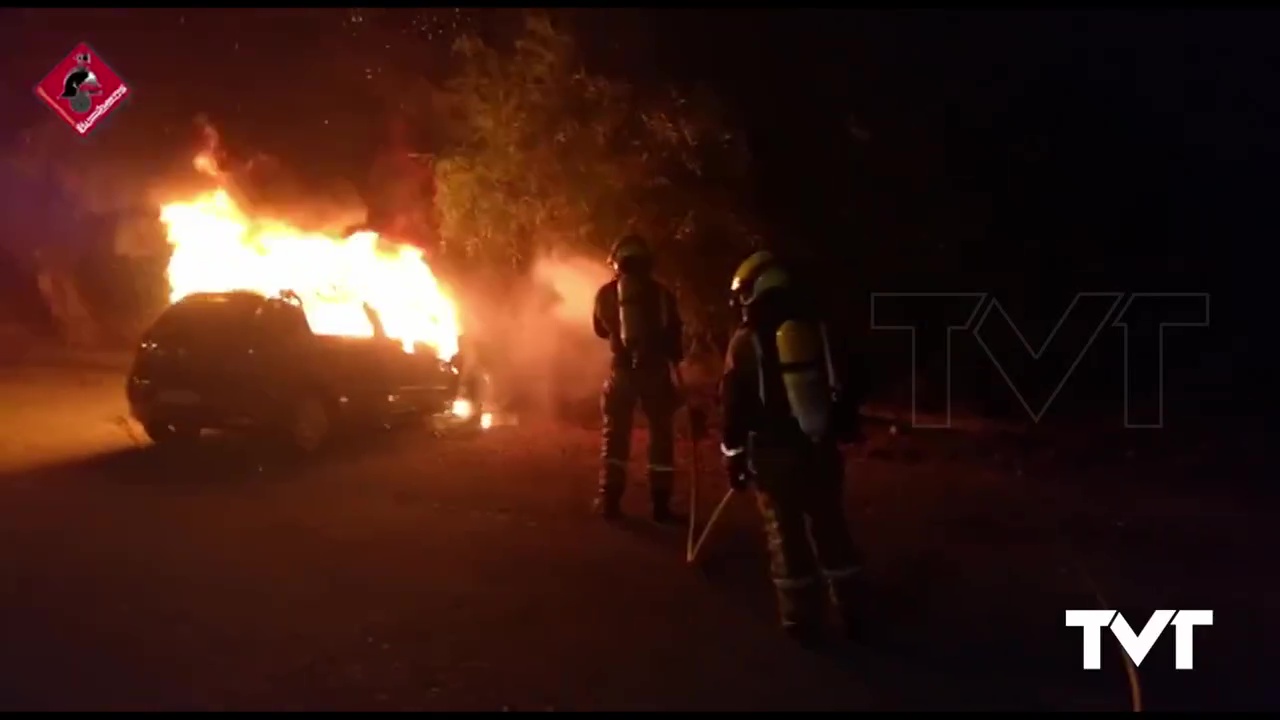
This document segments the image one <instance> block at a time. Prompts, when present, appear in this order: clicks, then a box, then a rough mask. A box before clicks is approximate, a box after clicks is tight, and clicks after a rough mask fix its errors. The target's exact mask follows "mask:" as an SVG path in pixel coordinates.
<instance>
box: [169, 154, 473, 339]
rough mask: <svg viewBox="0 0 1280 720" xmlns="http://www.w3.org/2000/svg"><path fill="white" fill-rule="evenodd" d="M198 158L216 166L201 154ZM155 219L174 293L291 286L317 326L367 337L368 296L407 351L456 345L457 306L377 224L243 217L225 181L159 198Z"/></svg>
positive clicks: (322, 331) (415, 254)
mask: <svg viewBox="0 0 1280 720" xmlns="http://www.w3.org/2000/svg"><path fill="white" fill-rule="evenodd" d="M195 165H196V167H197V169H199V170H202V171H205V172H206V173H207V174H210V175H216V174H217V170H216V165H214V164H212V161H211V159H210V158H209V157H208V156H207V155H204V154H202V155H200V156H198V157H197V158H196V160H195ZM160 220H161V222H162V223H163V224H164V226H165V229H166V234H167V237H168V241H169V244H170V245H171V246H172V248H173V254H172V256H171V257H170V259H169V265H168V270H167V274H168V279H169V287H170V294H169V300H170V301H171V302H177V301H178V300H181V299H182V298H184V297H186V296H187V295H190V294H192V293H197V292H228V291H233V290H251V291H255V292H259V293H262V294H264V295H276V294H279V293H281V292H283V291H286V290H288V291H292V292H294V293H296V294H297V296H298V297H299V299H301V301H302V306H303V310H304V311H305V312H306V315H307V320H308V322H309V323H310V324H311V329H312V331H314V332H315V333H316V334H318V335H345V336H350V337H372V336H373V335H374V327H373V325H372V323H371V322H370V321H369V317H368V315H366V313H365V312H364V305H365V304H367V305H369V306H370V307H372V308H373V309H374V310H375V311H376V312H377V314H378V316H379V318H380V320H381V321H382V325H383V329H384V330H385V332H386V334H387V336H388V337H391V338H394V339H396V340H398V341H400V342H401V344H402V345H403V346H404V349H405V352H413V351H414V347H415V345H417V344H425V345H427V346H429V347H431V348H434V350H435V352H436V354H437V355H439V357H441V358H442V359H445V360H449V359H452V358H453V356H454V355H455V354H457V352H458V335H459V323H458V312H457V307H456V305H455V304H454V302H453V300H452V299H450V298H449V296H448V295H446V294H445V292H444V290H443V289H442V288H441V287H440V284H439V282H438V281H437V280H436V277H435V274H434V273H432V272H431V267H430V266H429V265H428V264H427V262H426V260H425V259H424V257H423V253H422V250H421V249H419V248H416V247H413V246H411V245H405V244H401V243H394V242H389V241H387V240H385V239H383V238H380V237H379V236H378V234H377V233H374V232H357V233H354V234H353V235H351V236H350V237H346V238H341V237H334V236H330V235H325V234H322V233H315V232H307V231H304V230H301V229H299V228H296V227H293V226H291V225H289V224H287V223H284V222H280V221H277V220H273V219H269V218H255V217H250V216H249V215H248V214H246V213H245V212H244V211H243V210H242V209H241V208H240V207H239V206H238V205H237V204H236V202H235V200H233V199H232V197H231V195H230V194H229V193H227V191H226V190H224V189H218V190H214V191H212V192H207V193H204V194H202V195H200V196H198V197H196V198H194V199H191V200H188V201H184V202H174V203H169V204H167V205H164V206H163V208H162V209H161V212H160Z"/></svg>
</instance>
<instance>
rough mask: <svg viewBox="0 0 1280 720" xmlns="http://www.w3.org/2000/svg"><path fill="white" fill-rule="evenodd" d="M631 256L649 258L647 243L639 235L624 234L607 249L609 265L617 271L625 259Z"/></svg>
mask: <svg viewBox="0 0 1280 720" xmlns="http://www.w3.org/2000/svg"><path fill="white" fill-rule="evenodd" d="M632 258H636V259H645V260H648V259H650V254H649V243H646V242H645V241H644V238H642V237H640V236H639V235H624V236H622V238H621V239H619V240H618V241H617V242H615V243H614V244H613V249H612V250H610V251H609V267H611V268H613V269H614V270H615V271H617V270H618V269H619V267H621V266H622V264H623V263H624V262H625V261H627V260H629V259H632Z"/></svg>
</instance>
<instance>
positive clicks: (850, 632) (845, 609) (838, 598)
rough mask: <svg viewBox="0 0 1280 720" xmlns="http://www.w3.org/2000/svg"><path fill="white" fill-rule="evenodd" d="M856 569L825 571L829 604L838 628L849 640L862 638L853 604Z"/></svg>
mask: <svg viewBox="0 0 1280 720" xmlns="http://www.w3.org/2000/svg"><path fill="white" fill-rule="evenodd" d="M858 570H859V569H858V568H857V567H851V568H847V569H844V570H836V571H826V572H825V573H824V574H825V575H826V576H827V577H826V579H827V584H828V589H829V591H830V597H831V604H832V605H833V606H834V607H835V609H836V614H837V615H838V616H839V618H840V628H841V630H842V631H843V632H844V636H845V638H846V639H849V640H860V639H861V638H862V629H863V628H862V626H861V623H860V619H859V613H858V612H857V610H856V605H855V603H856V602H857V599H856V598H857V596H858V595H860V594H861V593H860V592H859V590H860V588H859V580H860V575H859V572H858Z"/></svg>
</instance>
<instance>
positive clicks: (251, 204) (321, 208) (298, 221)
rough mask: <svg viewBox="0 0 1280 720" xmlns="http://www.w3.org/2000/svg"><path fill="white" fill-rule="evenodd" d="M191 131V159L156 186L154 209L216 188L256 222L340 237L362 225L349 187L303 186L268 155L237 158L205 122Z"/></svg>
mask: <svg viewBox="0 0 1280 720" xmlns="http://www.w3.org/2000/svg"><path fill="white" fill-rule="evenodd" d="M195 126H196V131H197V138H196V145H195V147H194V148H193V151H194V154H193V155H192V156H190V157H189V158H188V159H187V161H186V163H185V164H184V166H183V167H182V168H181V169H180V170H178V171H176V172H173V173H170V174H169V175H168V176H166V177H164V178H162V179H160V180H159V181H158V182H156V183H154V186H153V188H152V192H151V195H152V199H153V204H154V205H155V206H156V207H159V206H161V205H163V204H165V203H168V202H172V201H174V200H182V199H188V198H190V197H192V196H193V195H196V194H199V193H200V192H205V191H210V190H213V189H215V188H219V187H220V188H223V189H225V190H226V191H227V192H229V193H230V194H231V195H232V196H233V197H234V199H235V201H236V203H237V204H238V205H239V206H240V207H241V208H242V209H244V210H245V211H246V212H247V213H249V214H250V215H252V216H254V217H262V218H270V219H272V220H276V221H280V222H284V223H288V224H290V225H293V226H295V227H300V228H306V229H307V230H309V231H313V232H323V233H328V234H333V235H342V234H345V231H346V230H347V229H349V228H351V227H353V226H355V225H361V224H364V223H365V221H366V219H367V217H368V210H367V208H366V207H365V203H364V201H363V200H362V199H361V197H360V194H359V192H358V191H357V190H356V188H355V186H354V185H352V184H351V183H349V182H346V181H338V180H330V181H327V182H324V183H318V182H316V181H315V180H313V179H307V180H304V179H303V177H302V176H300V175H299V174H298V173H296V172H295V171H293V170H292V169H291V168H288V167H286V166H285V165H284V163H282V162H280V160H279V159H278V158H276V157H274V156H271V155H268V154H266V153H261V152H259V153H253V154H245V155H240V156H237V155H236V154H233V153H232V152H231V149H230V148H228V147H227V146H226V144H225V143H224V142H223V139H222V136H221V134H220V133H219V132H218V129H217V128H216V127H215V126H214V125H213V123H211V122H210V121H209V119H208V118H206V117H204V116H197V117H196V119H195Z"/></svg>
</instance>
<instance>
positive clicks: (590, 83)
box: [436, 14, 750, 336]
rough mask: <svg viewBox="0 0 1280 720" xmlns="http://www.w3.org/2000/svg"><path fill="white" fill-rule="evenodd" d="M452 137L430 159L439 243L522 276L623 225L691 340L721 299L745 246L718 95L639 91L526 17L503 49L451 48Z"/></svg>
mask: <svg viewBox="0 0 1280 720" xmlns="http://www.w3.org/2000/svg"><path fill="white" fill-rule="evenodd" d="M454 51H455V53H456V54H457V56H458V57H459V60H460V70H459V71H458V73H457V75H456V76H455V77H454V78H453V79H452V81H451V82H449V83H448V84H447V86H446V90H447V92H448V103H447V105H446V110H447V111H448V112H449V114H450V116H451V119H452V120H453V122H454V124H455V127H456V133H457V134H456V137H457V138H458V141H457V143H456V144H455V145H454V146H453V147H452V148H449V149H448V150H447V151H445V152H444V153H442V157H441V158H440V159H439V160H438V162H437V163H436V204H437V212H438V214H439V222H440V228H439V232H440V236H441V240H442V246H443V251H444V252H445V254H447V255H451V256H455V257H456V256H462V257H464V258H465V259H466V261H467V262H469V263H472V264H481V265H485V266H489V267H500V268H504V269H505V271H506V272H511V273H518V272H521V271H522V270H524V269H527V267H528V266H529V263H530V262H531V261H532V260H533V259H535V258H536V257H537V256H538V255H539V254H541V253H545V252H549V251H553V250H557V249H567V250H570V251H574V252H580V253H591V254H595V255H599V256H603V255H604V253H605V252H607V248H608V247H609V245H610V244H611V243H612V242H613V241H614V240H615V239H616V238H617V237H619V236H620V235H621V234H623V233H625V232H639V233H641V234H642V235H644V236H645V237H647V238H648V239H649V241H650V242H651V243H653V245H654V247H655V250H656V251H657V252H658V253H659V254H660V256H661V258H662V262H661V263H660V266H661V267H660V272H662V273H663V274H664V275H665V277H666V279H667V280H668V281H669V282H671V283H672V285H673V286H674V287H675V289H676V291H677V294H678V296H679V297H680V299H681V303H682V307H683V309H684V311H685V314H686V316H687V317H688V318H689V325H690V327H691V330H692V331H693V334H694V335H695V336H696V335H700V334H705V332H706V331H707V329H708V327H709V324H710V321H711V320H712V316H713V314H714V308H719V307H722V306H723V305H724V303H723V300H722V294H723V290H724V289H723V287H721V286H720V285H721V284H720V283H717V284H708V282H707V277H705V274H706V273H707V272H709V271H716V272H717V274H718V275H719V277H720V279H721V280H723V278H724V277H726V276H727V268H728V267H729V266H730V265H731V263H732V261H733V260H734V259H737V258H739V257H740V256H741V255H742V253H743V252H744V251H745V249H746V248H747V247H748V246H749V244H750V234H749V227H750V225H749V223H748V222H747V221H746V220H744V219H743V218H742V217H741V216H740V215H739V214H738V213H737V212H736V208H738V207H740V204H741V201H742V199H743V196H744V194H745V193H744V192H743V188H744V185H745V179H746V171H747V166H748V157H747V153H746V149H745V144H744V142H743V140H742V138H740V137H739V136H738V135H736V134H734V133H733V132H730V131H729V130H728V128H727V124H726V122H725V118H724V115H723V113H722V112H721V110H720V108H719V107H718V106H717V105H716V103H715V102H714V98H712V97H711V96H710V95H708V94H706V93H696V92H695V93H684V92H678V91H676V90H673V89H670V88H668V89H664V90H663V91H662V92H660V93H645V92H643V91H641V90H640V89H638V88H635V87H632V86H629V85H627V84H625V83H622V82H619V81H617V80H614V79H611V78H607V77H603V76H599V75H595V74H592V73H590V72H588V71H587V70H586V68H585V67H584V65H583V60H582V58H581V57H580V54H579V52H578V48H577V47H576V45H575V43H574V41H573V39H572V38H571V37H570V36H569V35H567V34H566V33H564V32H561V31H560V30H558V29H557V28H556V27H555V26H554V25H553V24H552V22H551V21H550V20H549V19H548V18H547V17H546V16H545V15H541V14H530V15H529V16H528V18H527V21H526V24H525V28H524V32H523V34H522V35H521V36H520V37H519V38H518V39H517V40H516V42H515V43H514V47H513V48H511V49H510V50H505V51H504V50H500V49H498V48H496V47H493V46H492V45H490V44H486V43H485V42H483V41H481V40H480V39H478V38H476V37H474V36H464V37H462V38H460V39H459V40H458V41H457V42H456V43H455V45H454Z"/></svg>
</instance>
